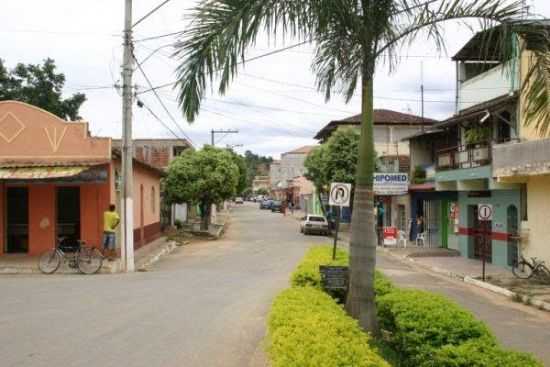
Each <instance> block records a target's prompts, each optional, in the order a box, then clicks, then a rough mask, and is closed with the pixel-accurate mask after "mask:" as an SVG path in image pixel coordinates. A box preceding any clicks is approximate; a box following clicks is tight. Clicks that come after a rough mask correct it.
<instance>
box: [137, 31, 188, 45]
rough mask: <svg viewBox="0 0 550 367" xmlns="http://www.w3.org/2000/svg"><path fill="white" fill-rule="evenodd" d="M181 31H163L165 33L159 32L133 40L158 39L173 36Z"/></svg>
mask: <svg viewBox="0 0 550 367" xmlns="http://www.w3.org/2000/svg"><path fill="white" fill-rule="evenodd" d="M182 32H183V31H177V32H170V33H165V34H159V35H156V36H151V37H145V38H140V39H137V40H135V41H134V42H145V41H152V40H156V39H159V38H165V37H170V36H175V35H178V34H181V33H182Z"/></svg>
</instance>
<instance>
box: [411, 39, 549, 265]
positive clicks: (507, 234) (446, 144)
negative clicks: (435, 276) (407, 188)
mask: <svg viewBox="0 0 550 367" xmlns="http://www.w3.org/2000/svg"><path fill="white" fill-rule="evenodd" d="M499 37H500V33H499V32H498V29H496V32H493V33H492V36H491V37H489V38H488V37H486V35H485V34H483V33H478V34H477V35H475V36H474V37H473V38H472V39H471V40H470V41H469V42H468V43H467V44H466V45H465V46H464V47H463V48H462V49H461V50H460V51H459V52H458V53H457V54H456V55H455V56H454V57H453V60H454V61H455V62H456V68H457V80H456V83H457V96H456V101H457V105H456V114H455V115H454V116H452V117H450V118H448V119H447V120H445V121H443V122H441V123H439V124H436V125H434V128H433V129H431V130H428V131H426V132H424V133H420V134H417V135H416V136H412V137H410V138H409V139H408V140H409V141H410V146H411V161H412V162H413V165H414V169H415V170H417V171H422V172H423V174H416V175H415V174H413V176H416V177H418V178H419V179H420V181H423V182H416V183H413V185H411V192H412V198H413V200H412V207H413V209H412V212H411V216H412V217H413V218H414V217H416V216H417V215H419V214H423V215H424V217H425V218H426V223H427V225H426V228H427V236H428V237H431V238H432V239H434V240H433V241H432V245H434V246H441V247H449V248H455V249H457V250H458V251H460V253H461V255H462V256H464V257H468V258H473V259H481V258H483V257H485V258H486V259H487V261H489V262H492V263H493V264H496V265H501V266H504V267H510V266H511V265H512V264H513V263H514V262H515V261H516V259H517V257H518V254H519V253H520V252H523V253H524V255H526V256H531V255H533V256H538V257H541V258H543V259H545V260H546V261H549V260H550V251H549V250H548V246H547V243H546V242H547V240H546V239H547V231H546V228H548V225H550V222H549V221H548V219H547V218H545V215H541V214H543V213H545V212H548V210H550V201H549V200H548V195H549V194H550V186H549V185H548V183H549V180H548V171H546V168H545V167H546V165H548V163H549V162H550V150H549V149H550V148H548V147H549V146H550V143H549V141H548V140H537V139H538V136H537V134H536V133H535V132H534V129H533V128H532V127H531V126H528V125H527V124H526V120H525V104H526V100H525V97H524V96H523V95H522V94H521V93H522V92H521V81H523V80H525V78H526V75H527V72H528V62H529V60H530V51H529V40H522V41H521V42H522V43H523V44H524V45H525V46H526V47H525V48H521V49H520V48H519V47H518V49H517V51H518V52H517V57H515V58H512V59H510V60H508V61H506V62H501V61H500V60H498V59H496V58H495V59H494V60H491V59H489V60H487V59H486V58H485V59H481V57H480V55H481V54H482V53H481V51H480V44H481V42H483V41H488V42H493V43H495V45H498V44H499V43H498V42H499ZM422 177H423V178H422ZM480 204H482V205H485V206H488V207H489V208H490V209H491V210H490V213H491V216H489V217H484V216H483V215H482V214H480V213H479V212H478V208H479V205H480ZM427 209H428V210H431V213H428V212H427ZM546 217H547V216H546ZM436 239H437V240H436ZM484 249H485V250H484Z"/></svg>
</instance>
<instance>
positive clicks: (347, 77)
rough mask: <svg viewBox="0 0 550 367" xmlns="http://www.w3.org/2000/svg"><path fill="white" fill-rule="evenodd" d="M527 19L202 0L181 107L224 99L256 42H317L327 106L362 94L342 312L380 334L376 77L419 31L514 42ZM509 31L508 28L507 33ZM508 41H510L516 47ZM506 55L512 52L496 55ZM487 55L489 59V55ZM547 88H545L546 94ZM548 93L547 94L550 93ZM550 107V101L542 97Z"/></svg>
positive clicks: (477, 8)
mask: <svg viewBox="0 0 550 367" xmlns="http://www.w3.org/2000/svg"><path fill="white" fill-rule="evenodd" d="M522 14H524V8H523V6H522V4H521V1H515V2H512V3H510V2H509V1H507V0H484V1H471V0H439V1H427V0H303V1H295V0H203V1H201V2H200V3H199V5H198V6H197V7H196V8H195V10H194V14H193V16H194V20H193V22H192V23H191V26H190V27H189V28H188V29H187V31H185V32H184V34H183V36H182V40H181V41H180V42H179V43H178V44H177V46H176V48H177V50H176V52H177V53H176V56H179V57H180V58H181V64H180V65H179V67H178V87H179V101H180V104H181V107H182V110H183V112H184V113H185V115H186V116H187V119H188V120H189V121H193V120H194V119H195V117H196V115H197V114H198V113H199V110H200V103H201V100H202V98H203V97H204V94H205V91H206V90H207V88H208V83H210V82H212V81H213V80H217V81H218V80H219V87H218V90H219V92H220V94H224V93H225V92H226V90H227V88H228V86H229V84H230V82H231V81H232V80H233V79H234V78H235V76H236V75H237V73H238V69H239V67H240V63H242V62H244V58H245V55H246V50H247V49H248V48H249V47H251V46H253V45H255V44H256V41H257V40H258V36H259V35H260V34H261V33H262V32H265V33H268V34H269V35H270V36H273V37H274V38H278V37H283V38H287V39H288V38H293V39H299V40H302V41H303V42H304V43H306V42H312V43H314V44H315V47H316V51H315V54H314V58H313V65H312V68H313V70H314V72H315V74H316V76H317V87H318V89H319V90H320V91H323V92H324V94H325V98H326V99H327V100H328V99H330V98H331V96H332V94H333V92H335V91H336V92H341V93H343V94H344V96H345V97H346V100H347V101H349V100H350V99H351V98H352V97H353V95H354V94H355V92H356V91H357V89H358V88H359V89H360V90H361V100H362V104H361V106H362V117H363V118H362V124H361V139H360V143H359V160H358V164H357V171H356V172H357V175H356V179H355V198H354V211H353V216H352V233H351V246H350V288H349V294H348V299H347V301H346V308H347V310H348V312H349V313H350V314H351V315H352V316H353V317H355V318H356V319H357V320H358V321H359V323H360V325H361V326H362V327H363V328H365V329H367V330H369V331H371V332H373V333H378V324H377V319H376V304H375V300H374V297H375V294H374V268H375V265H376V236H375V231H374V218H373V215H372V213H373V205H374V200H373V198H374V194H373V191H372V184H373V171H374V167H375V161H374V141H373V89H374V73H375V69H376V67H377V66H378V65H380V64H382V63H383V62H386V64H389V65H390V69H391V70H393V69H394V67H395V66H396V63H397V62H398V61H399V57H398V55H397V54H396V52H397V51H401V50H402V46H406V45H407V44H408V43H410V42H411V41H413V40H414V39H415V38H416V37H417V36H418V35H419V34H420V33H421V32H424V33H422V36H424V37H425V38H428V39H431V40H433V41H435V43H436V45H437V46H438V47H443V46H444V38H443V34H442V29H441V26H442V23H443V22H445V21H449V20H459V21H464V20H467V19H472V18H478V19H481V20H482V21H481V22H479V23H480V25H481V26H482V27H483V28H485V29H487V28H488V27H490V26H492V25H494V24H496V23H500V24H502V26H501V28H502V29H503V30H504V31H505V33H506V34H510V32H511V31H512V28H513V26H512V25H513V22H515V21H517V20H519V19H520V18H521V16H522ZM511 24H512V25H511ZM511 38H512V37H511V36H510V37H505V40H510V39H511ZM499 50H502V52H510V50H511V48H510V47H502V48H499ZM488 53H489V51H488V52H486V54H488ZM543 89H544V88H543ZM546 89H547V88H546ZM546 100H548V98H547V99H546Z"/></svg>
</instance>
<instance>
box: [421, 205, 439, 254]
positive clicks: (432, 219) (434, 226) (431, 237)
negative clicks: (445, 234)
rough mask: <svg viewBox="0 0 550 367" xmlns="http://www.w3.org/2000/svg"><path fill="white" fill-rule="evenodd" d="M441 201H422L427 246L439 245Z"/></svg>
mask: <svg viewBox="0 0 550 367" xmlns="http://www.w3.org/2000/svg"><path fill="white" fill-rule="evenodd" d="M440 222H441V201H440V200H426V201H424V226H425V231H426V242H427V245H428V247H440V246H441V243H440V242H439V241H440V236H441V235H440V230H439V226H440Z"/></svg>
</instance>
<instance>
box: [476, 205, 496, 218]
mask: <svg viewBox="0 0 550 367" xmlns="http://www.w3.org/2000/svg"><path fill="white" fill-rule="evenodd" d="M477 217H478V219H479V220H483V221H488V220H493V206H492V205H491V204H478V205H477Z"/></svg>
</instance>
